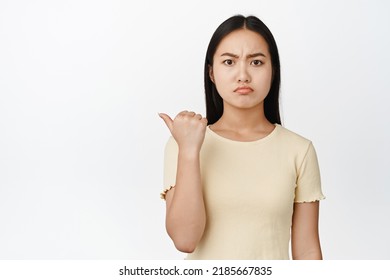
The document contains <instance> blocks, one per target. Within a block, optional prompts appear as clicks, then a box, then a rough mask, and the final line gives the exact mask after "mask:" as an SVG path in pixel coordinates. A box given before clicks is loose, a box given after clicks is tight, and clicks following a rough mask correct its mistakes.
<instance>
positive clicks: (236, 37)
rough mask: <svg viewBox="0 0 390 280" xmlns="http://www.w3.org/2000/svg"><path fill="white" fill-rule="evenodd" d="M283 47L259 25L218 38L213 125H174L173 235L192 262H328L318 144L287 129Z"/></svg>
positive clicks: (168, 183) (170, 168) (189, 119)
mask: <svg viewBox="0 0 390 280" xmlns="http://www.w3.org/2000/svg"><path fill="white" fill-rule="evenodd" d="M279 87H280V64H279V54H278V50H277V46H276V43H275V40H274V38H273V36H272V34H271V32H270V31H269V29H268V28H267V27H266V26H265V25H264V23H263V22H262V21H260V20H259V19H258V18H256V17H254V16H249V17H244V16H241V15H238V16H233V17H231V18H229V19H227V20H226V21H225V22H223V23H222V24H221V25H220V26H219V27H218V28H217V30H216V31H215V33H214V34H213V36H212V38H211V41H210V43H209V47H208V50H207V54H206V61H205V91H206V110H207V112H206V114H207V115H206V118H204V117H202V116H201V115H200V114H197V113H195V112H190V111H182V112H180V113H179V114H178V115H177V116H176V117H175V118H174V119H173V120H172V119H171V118H170V117H169V116H168V115H167V114H163V113H160V114H159V115H160V117H161V118H162V119H163V120H164V122H165V124H166V125H167V126H168V128H169V130H170V132H171V134H172V137H170V139H169V140H168V143H167V145H166V149H165V166H164V185H165V186H164V187H166V189H165V190H164V191H163V193H162V194H161V195H162V198H163V199H165V200H166V229H167V232H168V234H169V236H170V237H171V239H172V240H173V242H174V244H175V246H176V248H177V249H178V250H180V251H182V252H186V253H188V255H187V258H186V259H289V258H290V254H289V244H290V241H291V252H292V258H293V259H322V253H321V246H320V241H319V234H318V216H319V215H318V214H319V200H321V199H323V198H324V196H323V194H322V191H321V183H320V174H319V167H318V163H317V157H316V153H315V150H314V147H313V145H312V143H311V142H310V141H309V140H307V139H305V138H303V137H302V136H299V135H297V134H295V133H294V132H291V131H289V130H287V129H286V128H284V127H282V126H281V121H280V115H279V101H278V99H279Z"/></svg>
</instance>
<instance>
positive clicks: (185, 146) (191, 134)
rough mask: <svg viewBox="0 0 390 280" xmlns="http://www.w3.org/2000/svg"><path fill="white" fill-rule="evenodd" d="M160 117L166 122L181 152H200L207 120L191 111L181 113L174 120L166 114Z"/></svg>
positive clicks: (160, 114)
mask: <svg viewBox="0 0 390 280" xmlns="http://www.w3.org/2000/svg"><path fill="white" fill-rule="evenodd" d="M159 116H160V117H161V118H162V119H163V120H164V122H165V124H166V125H167V127H168V129H169V131H170V132H171V134H172V136H173V138H175V140H176V142H177V144H178V146H179V149H180V150H185V151H192V152H199V151H200V148H201V147H202V144H203V141H204V137H205V132H206V127H207V119H206V118H203V117H202V115H200V114H196V113H195V112H189V111H182V112H180V113H179V114H177V116H176V117H175V118H174V119H173V120H172V119H171V117H170V116H168V115H167V114H164V113H159Z"/></svg>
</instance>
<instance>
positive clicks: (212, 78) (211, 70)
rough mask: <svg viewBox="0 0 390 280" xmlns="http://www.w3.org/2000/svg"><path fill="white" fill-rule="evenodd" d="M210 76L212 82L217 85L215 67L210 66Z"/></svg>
mask: <svg viewBox="0 0 390 280" xmlns="http://www.w3.org/2000/svg"><path fill="white" fill-rule="evenodd" d="M209 76H210V80H211V81H212V82H213V83H214V84H215V82H214V72H213V66H211V65H209Z"/></svg>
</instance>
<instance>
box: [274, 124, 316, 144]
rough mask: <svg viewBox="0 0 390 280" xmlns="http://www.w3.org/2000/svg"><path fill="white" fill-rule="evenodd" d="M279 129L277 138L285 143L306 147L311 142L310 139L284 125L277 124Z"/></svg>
mask: <svg viewBox="0 0 390 280" xmlns="http://www.w3.org/2000/svg"><path fill="white" fill-rule="evenodd" d="M277 128H278V131H279V139H280V140H281V141H283V142H284V143H285V144H286V145H289V146H296V147H302V148H305V147H306V148H307V147H308V146H309V145H310V144H311V140H309V139H308V138H306V137H304V136H302V135H301V134H298V133H296V132H294V131H292V130H290V129H288V128H286V127H284V126H281V125H277Z"/></svg>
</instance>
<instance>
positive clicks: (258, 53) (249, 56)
mask: <svg viewBox="0 0 390 280" xmlns="http://www.w3.org/2000/svg"><path fill="white" fill-rule="evenodd" d="M221 56H230V57H234V58H239V56H238V55H237V54H233V53H223V54H221ZM257 56H263V57H266V56H265V55H264V54H263V53H262V52H257V53H252V54H248V55H247V56H246V57H247V58H253V57H257Z"/></svg>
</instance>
